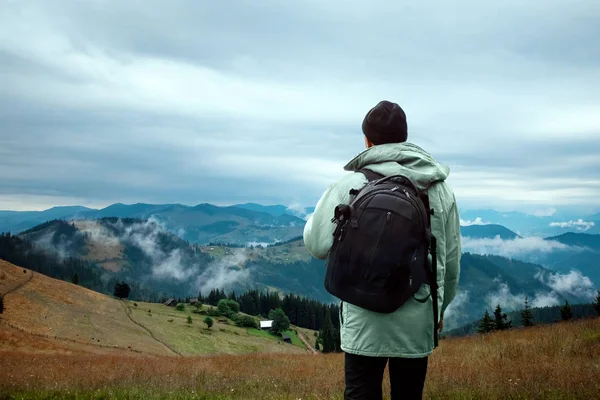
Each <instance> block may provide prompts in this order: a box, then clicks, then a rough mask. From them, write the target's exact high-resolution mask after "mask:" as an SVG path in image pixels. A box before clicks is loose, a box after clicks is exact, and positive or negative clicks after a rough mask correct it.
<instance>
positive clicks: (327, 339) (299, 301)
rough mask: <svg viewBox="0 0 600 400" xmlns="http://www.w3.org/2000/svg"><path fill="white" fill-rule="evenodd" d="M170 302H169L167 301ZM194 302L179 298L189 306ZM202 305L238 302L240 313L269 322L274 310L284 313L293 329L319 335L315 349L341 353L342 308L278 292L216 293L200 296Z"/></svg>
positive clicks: (199, 300) (211, 292)
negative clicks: (306, 330) (227, 301)
mask: <svg viewBox="0 0 600 400" xmlns="http://www.w3.org/2000/svg"><path fill="white" fill-rule="evenodd" d="M163 300H165V301H166V299H163ZM190 300H191V298H184V299H182V298H179V299H178V301H179V302H189V301H190ZM197 300H198V302H200V303H202V304H207V305H211V306H217V307H218V306H219V304H223V302H222V300H229V301H233V302H235V304H237V305H238V306H239V311H240V312H242V313H244V314H248V315H255V316H259V317H262V318H269V319H271V317H270V314H271V313H272V312H273V310H279V309H281V310H282V312H283V313H284V314H285V316H286V317H287V318H288V319H289V322H290V323H291V324H292V325H295V326H298V327H301V328H306V329H311V330H315V331H318V334H317V338H316V339H315V345H316V347H318V348H319V349H321V350H322V351H323V352H339V351H341V348H340V346H341V343H340V319H339V306H338V305H336V304H326V303H321V302H319V301H317V300H312V299H308V298H306V297H302V296H297V295H295V294H293V293H288V294H285V295H283V296H281V295H280V294H279V293H278V292H275V291H267V290H264V291H260V290H256V289H253V290H248V291H246V292H244V293H242V294H239V295H238V294H236V293H235V292H234V291H232V292H230V293H229V294H227V293H226V292H225V290H224V289H212V290H211V291H210V292H209V293H208V294H207V295H206V296H204V295H203V294H202V293H198V297H197Z"/></svg>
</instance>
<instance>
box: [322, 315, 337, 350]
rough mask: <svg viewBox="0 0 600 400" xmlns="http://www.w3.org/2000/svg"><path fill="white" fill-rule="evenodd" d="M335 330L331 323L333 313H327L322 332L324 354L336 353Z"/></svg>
mask: <svg viewBox="0 0 600 400" xmlns="http://www.w3.org/2000/svg"><path fill="white" fill-rule="evenodd" d="M334 334H335V332H334V328H333V324H332V323H331V313H330V312H327V315H326V316H325V325H324V326H323V331H322V332H321V341H322V342H323V353H333V352H334V351H335V336H334Z"/></svg>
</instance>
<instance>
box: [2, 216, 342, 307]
mask: <svg viewBox="0 0 600 400" xmlns="http://www.w3.org/2000/svg"><path fill="white" fill-rule="evenodd" d="M286 246H294V245H293V244H292V243H291V242H290V243H287V244H286ZM296 249H299V250H298V254H296V252H295V251H296ZM302 250H303V247H299V246H296V247H295V248H294V252H288V254H287V255H286V254H285V251H282V250H279V249H278V248H277V247H276V246H273V247H269V248H266V249H263V248H260V247H259V248H251V247H225V246H199V245H195V244H190V243H189V242H186V241H184V240H182V239H180V238H179V237H177V236H175V235H173V234H171V233H170V232H168V231H167V230H165V229H164V227H163V226H162V225H160V224H158V223H156V222H155V221H144V220H136V219H117V218H103V219H100V220H86V221H83V220H78V221H73V222H71V223H67V222H65V221H61V220H56V221H50V222H48V223H45V224H42V225H40V226H38V227H35V228H33V229H31V230H29V231H26V232H24V233H23V234H22V235H21V236H12V235H10V236H9V235H0V258H4V259H6V260H9V261H11V262H14V263H17V264H18V265H23V266H26V267H30V268H32V269H35V270H38V271H40V272H42V273H46V274H48V275H51V276H53V277H56V278H60V279H66V280H70V279H71V278H72V277H73V276H74V274H76V273H77V274H78V275H79V279H80V280H81V281H82V283H84V284H85V285H86V287H90V288H92V289H94V290H98V291H100V292H102V293H111V290H112V289H111V288H112V287H113V286H114V284H115V282H116V281H117V280H125V281H127V282H129V283H131V284H132V285H133V286H134V287H135V290H134V295H135V296H137V297H136V298H138V299H151V300H152V301H157V300H158V299H159V298H162V297H185V296H196V295H197V294H198V292H201V293H208V292H209V291H210V290H212V289H214V288H222V289H225V290H227V291H228V292H230V291H235V292H238V293H240V292H243V291H246V290H249V289H269V290H276V291H280V292H284V293H290V292H292V293H295V294H297V295H299V296H307V297H310V298H313V299H316V300H319V301H323V302H331V301H333V300H334V299H333V297H332V296H331V295H329V293H327V292H326V291H325V290H324V288H323V279H324V275H325V269H324V268H323V265H322V264H321V263H320V262H318V261H317V260H314V259H312V258H311V257H310V256H309V257H303V256H299V254H302Z"/></svg>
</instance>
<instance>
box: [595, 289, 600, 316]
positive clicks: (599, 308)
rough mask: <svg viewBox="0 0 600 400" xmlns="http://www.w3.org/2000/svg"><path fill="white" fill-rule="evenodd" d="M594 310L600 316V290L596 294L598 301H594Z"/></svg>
mask: <svg viewBox="0 0 600 400" xmlns="http://www.w3.org/2000/svg"><path fill="white" fill-rule="evenodd" d="M594 310H596V313H597V314H598V315H599V316H600V290H598V293H596V300H595V301H594Z"/></svg>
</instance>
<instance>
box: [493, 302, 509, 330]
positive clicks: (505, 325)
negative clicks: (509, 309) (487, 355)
mask: <svg viewBox="0 0 600 400" xmlns="http://www.w3.org/2000/svg"><path fill="white" fill-rule="evenodd" d="M507 319H508V315H506V313H503V312H502V308H501V307H500V304H498V305H497V306H496V309H495V310H494V329H495V330H497V331H503V330H505V329H509V328H511V327H512V321H508V320H507Z"/></svg>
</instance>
